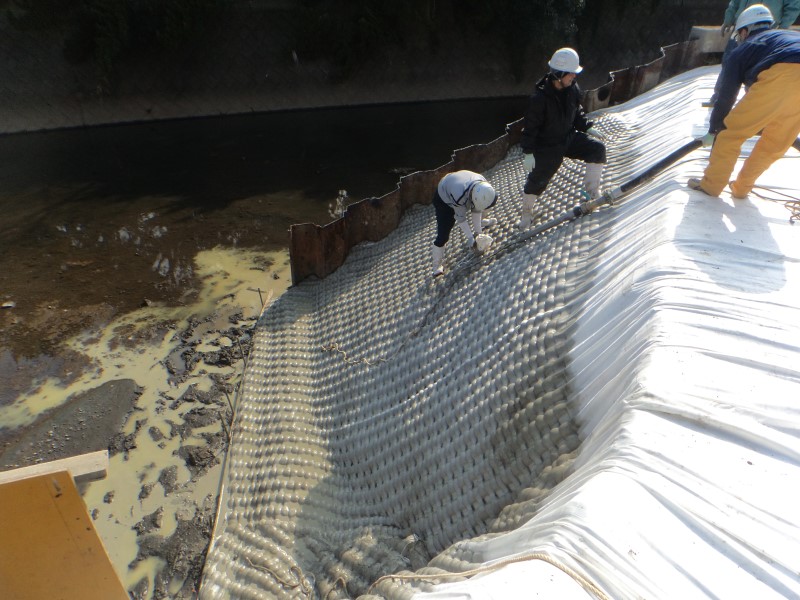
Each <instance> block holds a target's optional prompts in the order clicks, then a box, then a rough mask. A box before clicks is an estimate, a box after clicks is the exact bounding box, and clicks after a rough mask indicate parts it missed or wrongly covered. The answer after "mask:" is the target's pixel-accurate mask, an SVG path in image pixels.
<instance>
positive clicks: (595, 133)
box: [586, 127, 606, 142]
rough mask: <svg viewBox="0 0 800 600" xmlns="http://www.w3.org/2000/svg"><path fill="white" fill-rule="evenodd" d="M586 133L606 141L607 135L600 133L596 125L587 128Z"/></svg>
mask: <svg viewBox="0 0 800 600" xmlns="http://www.w3.org/2000/svg"><path fill="white" fill-rule="evenodd" d="M586 135H590V136H592V137H593V138H595V139H597V140H599V141H601V142H603V141H605V139H606V136H605V135H604V134H602V133H600V132H599V131H598V130H597V128H595V127H589V129H587V130H586Z"/></svg>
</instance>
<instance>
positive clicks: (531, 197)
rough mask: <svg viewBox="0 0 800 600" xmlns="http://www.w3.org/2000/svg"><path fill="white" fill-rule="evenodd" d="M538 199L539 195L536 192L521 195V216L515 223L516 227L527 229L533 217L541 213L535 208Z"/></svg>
mask: <svg viewBox="0 0 800 600" xmlns="http://www.w3.org/2000/svg"><path fill="white" fill-rule="evenodd" d="M538 199H539V196H537V195H536V194H523V195H522V216H521V217H520V219H519V222H518V223H517V227H519V228H520V229H523V230H525V229H527V228H528V227H530V226H531V222H533V219H534V218H535V217H538V216H539V215H540V214H541V211H540V210H536V201H537V200H538ZM534 213H535V214H534Z"/></svg>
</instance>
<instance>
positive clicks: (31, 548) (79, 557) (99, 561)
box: [0, 471, 129, 600]
mask: <svg viewBox="0 0 800 600" xmlns="http://www.w3.org/2000/svg"><path fill="white" fill-rule="evenodd" d="M0 596H1V597H2V598H3V599H5V598H9V599H10V598H13V599H14V600H41V599H42V598H58V599H59V600H129V596H128V593H127V592H126V591H125V588H124V587H123V585H122V583H121V581H120V579H119V576H118V575H117V573H116V572H115V571H114V567H113V565H112V564H111V561H110V559H109V558H108V554H107V553H106V550H105V548H104V547H103V544H102V542H101V541H100V538H99V537H98V535H97V531H96V530H95V528H94V524H93V523H92V519H91V517H90V516H89V514H88V512H87V511H86V505H85V504H84V503H83V499H82V498H81V497H80V495H79V494H78V490H77V488H76V487H75V482H74V481H73V479H72V477H71V476H70V474H69V473H68V472H67V471H60V472H57V473H48V474H45V475H38V476H35V477H27V478H25V479H20V480H17V481H12V482H9V483H6V484H4V485H0Z"/></svg>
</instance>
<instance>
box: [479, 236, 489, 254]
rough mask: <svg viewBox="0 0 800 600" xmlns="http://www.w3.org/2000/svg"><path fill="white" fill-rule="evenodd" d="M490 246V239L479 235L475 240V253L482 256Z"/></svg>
mask: <svg viewBox="0 0 800 600" xmlns="http://www.w3.org/2000/svg"><path fill="white" fill-rule="evenodd" d="M491 245H492V237H491V236H489V235H486V234H485V233H482V234H480V235H479V236H478V237H476V238H475V251H476V252H477V253H478V254H483V253H484V252H486V249H487V248H488V247H489V246H491Z"/></svg>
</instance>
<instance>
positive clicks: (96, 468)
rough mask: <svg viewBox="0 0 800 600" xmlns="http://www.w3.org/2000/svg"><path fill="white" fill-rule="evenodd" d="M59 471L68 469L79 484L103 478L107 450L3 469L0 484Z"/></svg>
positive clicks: (105, 468) (105, 470) (106, 462)
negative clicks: (7, 469) (9, 469)
mask: <svg viewBox="0 0 800 600" xmlns="http://www.w3.org/2000/svg"><path fill="white" fill-rule="evenodd" d="M59 471H68V472H69V473H70V474H71V475H72V478H73V479H74V480H75V482H76V483H79V484H80V483H86V482H87V481H95V480H97V479H104V478H105V476H106V473H107V472H108V450H98V451H97V452H90V453H88V454H81V455H80V456H70V457H69V458H62V459H61V460H54V461H51V462H46V463H41V464H38V465H31V466H30V467H21V468H19V469H12V470H11V471H3V472H0V485H3V484H5V483H9V482H12V481H19V480H21V479H27V478H29V477H37V476H39V475H46V474H48V473H57V472H59Z"/></svg>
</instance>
